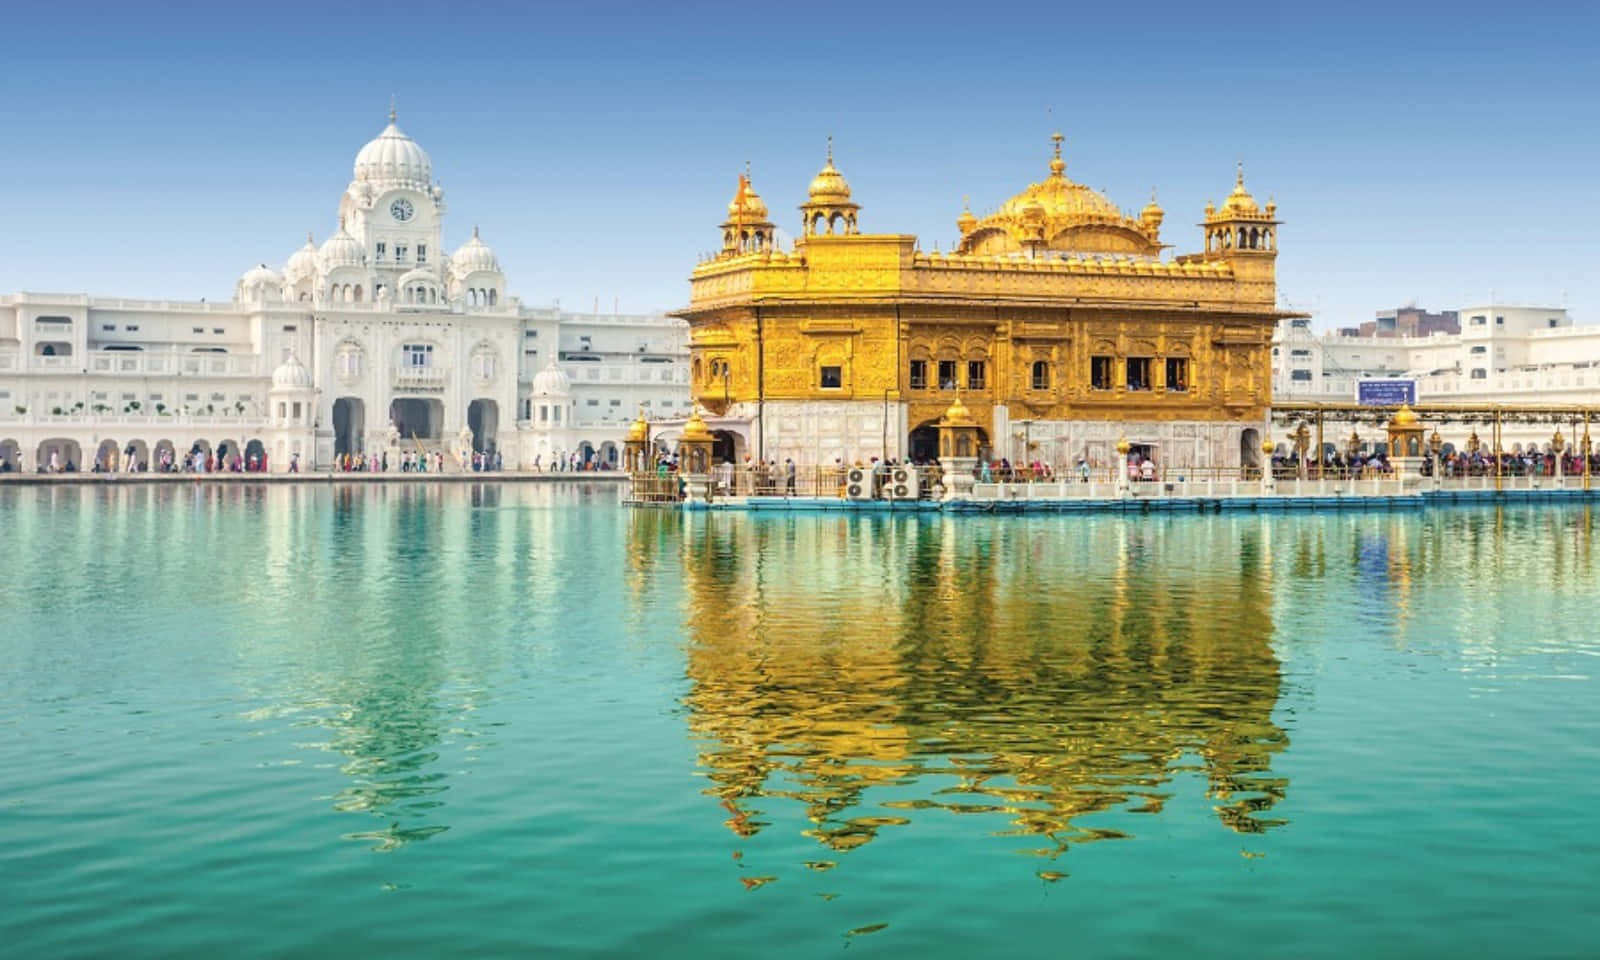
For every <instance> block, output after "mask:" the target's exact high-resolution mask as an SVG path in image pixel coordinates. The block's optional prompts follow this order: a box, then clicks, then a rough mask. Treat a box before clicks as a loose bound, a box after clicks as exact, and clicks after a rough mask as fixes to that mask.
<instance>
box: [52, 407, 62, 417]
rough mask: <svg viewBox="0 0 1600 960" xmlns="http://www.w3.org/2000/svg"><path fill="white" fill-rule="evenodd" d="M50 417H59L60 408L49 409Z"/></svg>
mask: <svg viewBox="0 0 1600 960" xmlns="http://www.w3.org/2000/svg"><path fill="white" fill-rule="evenodd" d="M50 415H51V416H53V417H59V416H61V408H60V407H51V408H50Z"/></svg>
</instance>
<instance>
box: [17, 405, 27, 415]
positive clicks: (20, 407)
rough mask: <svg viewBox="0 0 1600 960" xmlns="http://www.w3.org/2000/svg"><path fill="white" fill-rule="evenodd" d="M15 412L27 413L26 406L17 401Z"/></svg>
mask: <svg viewBox="0 0 1600 960" xmlns="http://www.w3.org/2000/svg"><path fill="white" fill-rule="evenodd" d="M17 412H18V413H27V412H28V408H27V407H25V406H23V405H22V404H20V403H19V404H17Z"/></svg>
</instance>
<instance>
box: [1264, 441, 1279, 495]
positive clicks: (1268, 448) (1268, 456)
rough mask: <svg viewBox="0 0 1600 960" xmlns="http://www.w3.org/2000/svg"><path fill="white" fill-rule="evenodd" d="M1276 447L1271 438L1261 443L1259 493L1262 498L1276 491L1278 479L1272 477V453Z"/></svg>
mask: <svg viewBox="0 0 1600 960" xmlns="http://www.w3.org/2000/svg"><path fill="white" fill-rule="evenodd" d="M1276 449H1278V445H1277V444H1275V443H1273V442H1272V438H1271V437H1266V438H1264V439H1263V440H1262V441H1261V493H1262V495H1263V496H1265V495H1268V494H1271V493H1273V492H1275V491H1276V490H1277V489H1278V479H1277V478H1276V477H1274V476H1273V475H1272V453H1273V451H1274V450H1276Z"/></svg>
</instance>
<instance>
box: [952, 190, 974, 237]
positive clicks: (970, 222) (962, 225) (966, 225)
mask: <svg viewBox="0 0 1600 960" xmlns="http://www.w3.org/2000/svg"><path fill="white" fill-rule="evenodd" d="M977 227H978V218H977V217H976V216H974V215H973V213H972V204H970V203H968V202H967V198H966V197H962V198H961V216H959V217H956V229H957V230H960V231H961V236H962V237H963V238H965V237H966V235H967V234H969V233H971V232H972V231H973V230H975V229H977Z"/></svg>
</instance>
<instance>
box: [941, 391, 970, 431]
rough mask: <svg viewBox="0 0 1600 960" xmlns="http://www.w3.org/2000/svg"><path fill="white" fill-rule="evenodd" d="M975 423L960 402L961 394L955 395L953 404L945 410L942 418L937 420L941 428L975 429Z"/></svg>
mask: <svg viewBox="0 0 1600 960" xmlns="http://www.w3.org/2000/svg"><path fill="white" fill-rule="evenodd" d="M977 425H978V423H977V421H975V420H973V419H972V411H971V410H968V409H967V405H966V404H964V403H962V402H961V394H959V393H958V394H956V399H955V402H954V403H952V404H950V406H949V407H948V408H947V409H946V410H945V412H944V416H942V417H940V418H939V426H941V427H975V426H977Z"/></svg>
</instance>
